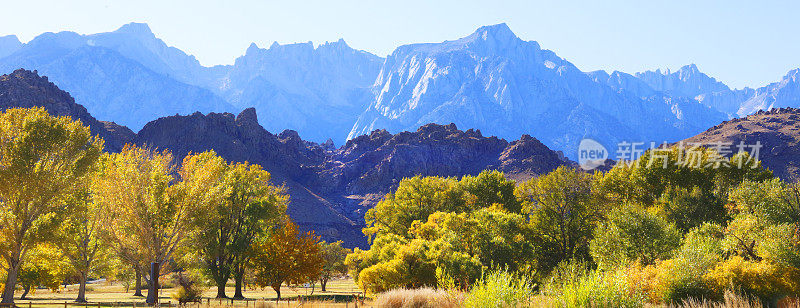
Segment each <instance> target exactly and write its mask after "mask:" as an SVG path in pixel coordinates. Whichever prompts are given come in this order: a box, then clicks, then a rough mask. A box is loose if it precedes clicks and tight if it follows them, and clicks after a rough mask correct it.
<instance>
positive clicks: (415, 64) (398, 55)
mask: <svg viewBox="0 0 800 308" xmlns="http://www.w3.org/2000/svg"><path fill="white" fill-rule="evenodd" d="M17 68H26V69H30V70H38V72H39V74H41V75H46V76H49V77H50V80H52V81H53V82H54V83H55V84H56V85H57V86H58V87H59V88H61V89H64V90H66V91H68V92H70V94H72V96H73V97H75V100H76V102H77V103H79V104H82V105H83V106H85V107H86V108H87V109H88V111H89V112H90V113H91V114H92V115H94V116H95V117H96V118H98V119H101V120H106V121H114V122H116V123H118V124H122V125H125V126H128V127H130V128H131V129H133V130H134V131H137V130H139V129H141V128H142V127H143V126H144V124H146V123H147V122H149V121H151V120H154V119H156V118H158V117H163V116H168V115H174V114H191V113H193V112H195V111H200V112H204V113H207V112H212V111H214V112H221V111H227V112H234V113H236V112H239V111H241V110H243V109H245V108H248V107H255V108H256V110H257V112H258V119H259V122H260V124H261V125H262V126H263V127H264V128H266V129H267V130H269V131H272V132H275V133H277V132H280V131H282V130H284V129H292V130H295V131H297V132H298V133H299V134H300V136H302V137H303V139H306V140H310V141H314V142H323V141H326V140H327V139H332V140H333V141H334V142H335V143H337V144H341V143H343V142H344V141H345V140H347V139H350V138H354V137H356V136H358V135H361V134H366V133H369V132H370V131H372V130H375V129H387V130H388V131H390V132H392V133H397V132H400V131H405V130H408V131H414V130H416V129H417V127H419V126H422V125H424V124H428V123H439V124H447V123H455V124H457V125H458V127H461V128H475V129H480V130H481V131H482V132H483V134H485V135H496V136H499V137H502V138H505V139H508V140H514V139H518V138H519V137H520V136H521V135H522V134H529V135H532V136H534V137H536V138H538V139H539V140H541V141H542V142H543V143H544V144H545V145H547V146H548V147H550V148H552V149H556V150H561V151H563V152H564V153H565V155H566V156H568V157H572V158H574V157H575V156H576V148H577V145H578V143H579V142H580V140H581V139H583V138H587V137H588V138H593V139H596V140H598V141H600V142H601V143H603V144H604V145H606V146H607V147H610V148H611V149H615V148H616V143H618V142H621V141H644V142H649V141H654V142H663V141H676V140H681V139H684V138H688V137H690V136H693V135H695V134H697V133H700V132H702V131H704V130H705V129H706V128H708V127H710V126H713V125H716V124H718V123H719V122H721V121H723V120H726V119H728V118H732V117H741V116H746V115H748V114H752V113H754V112H756V111H758V110H761V109H770V108H775V107H800V81H798V75H800V70H792V71H790V72H789V73H788V74H787V75H786V76H784V77H783V78H782V79H781V80H780V81H778V82H775V83H772V84H769V85H766V86H764V87H762V88H759V89H750V88H745V89H730V88H729V87H728V86H726V85H725V84H723V83H722V82H719V81H717V80H715V79H714V78H712V77H709V76H708V75H706V74H704V73H702V72H701V71H700V70H699V69H698V68H697V66H695V65H687V66H684V67H682V68H681V69H679V70H678V71H675V72H669V71H661V70H655V71H647V72H640V73H635V74H627V73H623V72H617V71H614V72H611V73H608V72H605V71H594V72H583V71H581V70H580V69H579V68H577V67H575V66H574V65H573V64H572V63H570V62H569V61H567V60H566V59H563V58H560V57H559V56H558V55H556V54H555V53H554V52H553V51H550V50H546V49H542V48H541V47H540V45H539V44H538V43H537V42H535V41H525V40H522V39H520V38H518V37H517V36H516V35H515V34H514V33H513V32H512V31H511V30H510V29H509V28H508V26H506V25H505V24H498V25H492V26H486V27H481V28H479V29H478V30H477V31H475V32H474V33H472V34H470V35H468V36H466V37H464V38H461V39H457V40H453V41H445V42H442V43H425V44H410V45H404V46H400V47H398V48H397V49H396V50H395V51H394V52H392V53H391V54H390V55H389V56H388V57H387V58H385V59H384V58H381V57H378V56H376V55H373V54H370V53H368V52H365V51H360V50H355V49H353V48H351V47H349V46H348V45H347V44H346V43H345V42H344V41H343V40H339V41H337V42H328V43H324V44H321V45H318V46H315V45H314V44H313V43H311V42H307V43H297V44H286V45H281V44H277V43H274V44H272V45H271V46H270V47H269V48H260V47H258V46H256V45H255V44H252V45H251V46H250V47H249V48H247V50H246V51H245V52H244V55H243V56H241V57H239V58H237V59H236V61H235V62H234V64H233V65H224V66H213V67H206V66H202V65H201V64H200V63H199V62H198V61H197V60H196V59H195V58H194V57H193V56H191V55H188V54H186V53H184V52H183V51H181V50H179V49H177V48H174V47H170V46H167V44H165V43H164V42H163V41H162V40H160V39H158V38H157V37H156V36H155V35H154V34H153V32H152V31H151V30H150V28H149V27H148V26H147V25H146V24H139V23H131V24H128V25H125V26H123V27H121V28H119V29H118V30H116V31H113V32H108V33H98V34H91V35H80V34H77V33H74V32H60V33H45V34H42V35H40V36H38V37H36V38H34V39H33V40H31V41H30V42H28V43H25V44H23V43H21V42H20V41H19V40H18V39H17V38H16V37H15V36H6V37H0V71H2V72H11V71H13V70H14V69H17Z"/></svg>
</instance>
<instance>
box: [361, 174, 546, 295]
mask: <svg viewBox="0 0 800 308" xmlns="http://www.w3.org/2000/svg"><path fill="white" fill-rule="evenodd" d="M513 189H514V182H513V181H510V180H507V179H506V178H505V176H504V175H503V174H502V173H500V172H496V171H485V172H482V173H480V174H479V175H477V176H464V177H462V178H461V179H460V180H456V179H453V178H438V177H415V178H410V179H404V180H403V181H401V182H400V184H399V186H398V189H397V191H396V192H394V193H391V194H388V195H387V196H386V198H385V199H384V200H383V201H381V202H380V203H379V204H378V205H377V206H376V207H375V208H373V209H372V210H370V211H369V212H368V214H367V217H368V219H367V228H365V233H366V234H369V235H374V238H373V243H372V246H371V247H370V249H369V250H361V249H355V250H354V252H353V253H352V254H349V255H348V256H347V258H346V260H345V263H346V265H347V266H348V268H349V269H350V274H351V275H352V276H353V277H354V278H355V279H356V282H357V283H358V284H359V285H360V286H361V287H362V288H364V289H365V290H367V291H368V292H382V291H386V290H389V289H392V288H399V287H405V288H413V287H423V286H431V287H433V286H437V284H438V283H439V279H438V276H437V273H439V274H440V275H439V276H441V274H443V273H444V274H447V276H448V277H450V278H451V280H452V282H453V283H455V284H457V285H458V286H459V287H461V288H468V287H469V286H470V285H471V284H472V283H473V282H474V281H475V280H476V279H478V278H480V275H481V273H482V271H483V270H484V269H488V268H500V267H503V268H507V269H510V270H515V271H516V270H519V271H532V270H534V269H535V267H536V266H535V263H536V262H535V260H533V259H532V256H533V255H534V254H533V251H534V249H533V248H534V246H533V245H532V243H533V241H534V237H533V236H532V233H531V232H530V228H529V224H528V223H527V220H526V217H525V216H524V215H522V213H520V210H521V202H520V201H519V200H518V199H517V198H516V196H514V195H513ZM440 287H442V286H440Z"/></svg>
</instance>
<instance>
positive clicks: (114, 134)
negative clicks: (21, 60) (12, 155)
mask: <svg viewBox="0 0 800 308" xmlns="http://www.w3.org/2000/svg"><path fill="white" fill-rule="evenodd" d="M31 107H44V108H45V110H47V112H48V113H50V114H51V115H53V116H66V117H70V118H72V119H75V120H80V121H81V122H82V123H83V124H84V125H86V126H88V127H89V128H90V129H91V131H92V134H94V135H99V136H100V137H101V138H103V139H104V140H105V142H106V143H105V149H106V151H111V152H117V151H120V150H121V149H122V147H123V146H124V145H125V144H126V143H132V142H133V138H134V136H135V134H134V133H133V132H132V131H131V130H130V129H128V128H127V127H122V126H119V125H117V124H115V123H113V122H101V121H98V120H97V119H95V118H94V117H93V116H92V115H91V114H89V112H87V111H86V108H84V107H83V106H81V105H79V104H76V103H75V100H74V99H73V98H72V97H71V96H70V95H69V93H67V92H64V91H62V90H61V89H59V88H58V87H56V85H55V84H53V83H52V82H50V81H49V80H48V79H47V77H39V75H38V73H37V72H36V71H33V72H31V71H26V70H16V71H14V72H13V73H11V74H8V75H2V76H0V111H2V110H6V109H8V108H31Z"/></svg>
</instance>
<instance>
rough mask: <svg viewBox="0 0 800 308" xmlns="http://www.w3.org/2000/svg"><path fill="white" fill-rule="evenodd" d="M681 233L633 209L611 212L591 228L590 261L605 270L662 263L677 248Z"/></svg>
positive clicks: (661, 219)
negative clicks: (639, 264)
mask: <svg viewBox="0 0 800 308" xmlns="http://www.w3.org/2000/svg"><path fill="white" fill-rule="evenodd" d="M680 243H681V233H680V232H679V231H678V230H677V229H676V228H675V226H673V225H672V224H670V223H668V222H667V221H666V220H664V219H663V218H661V217H658V216H656V215H654V214H651V213H648V212H647V211H644V210H641V209H636V208H633V207H627V208H621V209H616V210H614V211H613V212H612V213H611V215H609V217H608V220H607V221H604V222H603V223H601V225H600V226H599V227H598V228H597V229H595V232H594V239H592V241H591V243H590V249H591V253H592V258H593V259H594V261H595V262H597V264H598V265H599V266H600V267H602V268H605V269H613V268H616V267H619V266H626V265H628V264H630V263H631V262H633V261H639V262H640V263H641V264H643V265H648V264H653V263H655V261H656V260H666V259H669V258H670V257H671V256H672V253H673V252H674V251H675V249H677V248H678V247H679V246H680Z"/></svg>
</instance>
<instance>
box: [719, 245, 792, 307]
mask: <svg viewBox="0 0 800 308" xmlns="http://www.w3.org/2000/svg"><path fill="white" fill-rule="evenodd" d="M706 279H708V280H709V281H711V282H713V284H714V287H715V288H716V289H717V290H721V289H726V288H733V289H736V290H741V292H742V293H744V294H746V295H751V296H756V297H758V298H759V299H761V300H763V301H771V300H777V299H778V297H780V296H783V295H798V294H800V273H798V271H797V270H796V269H793V268H787V267H782V266H779V265H777V264H774V263H771V262H768V261H747V260H745V259H743V258H742V257H739V256H733V257H731V258H729V259H727V260H725V261H724V262H721V263H719V264H718V265H717V266H716V267H715V268H714V269H712V270H711V271H710V272H709V273H708V274H706Z"/></svg>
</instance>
